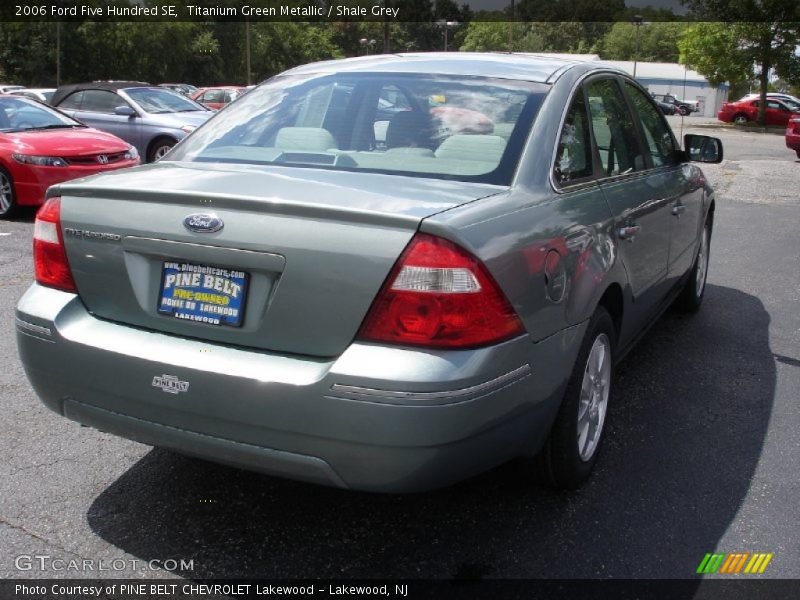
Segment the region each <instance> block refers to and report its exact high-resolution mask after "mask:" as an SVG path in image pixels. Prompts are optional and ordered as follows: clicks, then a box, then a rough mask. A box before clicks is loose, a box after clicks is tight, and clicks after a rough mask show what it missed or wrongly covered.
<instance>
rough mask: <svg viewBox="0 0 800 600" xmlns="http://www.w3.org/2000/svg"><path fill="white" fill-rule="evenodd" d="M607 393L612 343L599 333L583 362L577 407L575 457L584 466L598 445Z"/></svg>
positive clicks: (609, 384) (609, 380) (609, 379)
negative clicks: (576, 456) (576, 455)
mask: <svg viewBox="0 0 800 600" xmlns="http://www.w3.org/2000/svg"><path fill="white" fill-rule="evenodd" d="M610 389H611V342H610V340H609V339H608V336H607V335H606V334H605V333H601V334H600V335H598V336H597V338H595V340H594V343H593V344H592V349H591V350H590V351H589V356H588V358H587V359H586V369H585V370H584V373H583V382H582V384H581V397H580V403H579V405H578V436H577V437H578V440H577V442H578V454H579V455H580V457H581V460H582V461H584V462H587V461H589V460H591V458H592V456H593V455H594V453H595V451H596V450H597V445H598V443H599V442H600V436H601V434H602V433H603V424H604V423H605V419H606V409H607V407H608V395H609V391H610Z"/></svg>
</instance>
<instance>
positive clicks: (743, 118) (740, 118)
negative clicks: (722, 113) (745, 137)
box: [733, 113, 748, 125]
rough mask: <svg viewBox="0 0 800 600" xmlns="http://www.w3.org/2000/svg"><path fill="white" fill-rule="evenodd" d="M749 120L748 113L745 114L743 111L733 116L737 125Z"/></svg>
mask: <svg viewBox="0 0 800 600" xmlns="http://www.w3.org/2000/svg"><path fill="white" fill-rule="evenodd" d="M747 121H748V118H747V115H744V114H742V113H739V114H738V115H734V117H733V122H734V123H736V124H737V125H744V124H745V123H747Z"/></svg>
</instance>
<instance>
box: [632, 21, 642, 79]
mask: <svg viewBox="0 0 800 600" xmlns="http://www.w3.org/2000/svg"><path fill="white" fill-rule="evenodd" d="M643 21H644V18H643V17H642V15H633V25H634V26H635V27H636V52H635V54H634V55H633V78H634V79H636V63H637V62H638V60H639V29H641V28H642V22H643Z"/></svg>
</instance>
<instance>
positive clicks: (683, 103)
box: [652, 94, 700, 117]
mask: <svg viewBox="0 0 800 600" xmlns="http://www.w3.org/2000/svg"><path fill="white" fill-rule="evenodd" d="M652 96H653V98H655V99H656V101H658V102H665V103H667V104H672V105H673V106H674V107H675V110H676V111H677V112H678V113H680V114H681V115H683V116H684V117H685V116H688V115H689V114H691V113H693V112H698V111H699V110H700V102H699V101H697V100H681V99H679V98H678V97H677V96H674V95H673V94H652Z"/></svg>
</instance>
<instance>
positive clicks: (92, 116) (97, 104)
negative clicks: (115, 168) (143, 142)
mask: <svg viewBox="0 0 800 600" xmlns="http://www.w3.org/2000/svg"><path fill="white" fill-rule="evenodd" d="M117 106H128V107H130V108H133V107H131V106H130V104H128V103H127V102H126V101H125V100H124V99H123V98H122V97H121V96H119V95H118V94H116V93H115V92H112V91H108V90H84V92H83V99H82V101H81V104H80V109H79V110H78V111H76V112H75V117H76V118H77V119H79V120H81V121H83V122H84V123H86V124H87V125H91V126H92V127H95V128H96V129H100V130H101V131H107V132H108V133H112V134H114V135H116V136H117V137H119V138H122V139H123V140H125V141H126V142H128V143H130V144H134V145H137V146H138V145H139V141H140V140H139V135H138V127H136V123H135V121H136V119H137V118H138V117H137V116H129V115H118V114H115V113H114V110H115V109H116V107H117ZM134 110H135V109H134Z"/></svg>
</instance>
